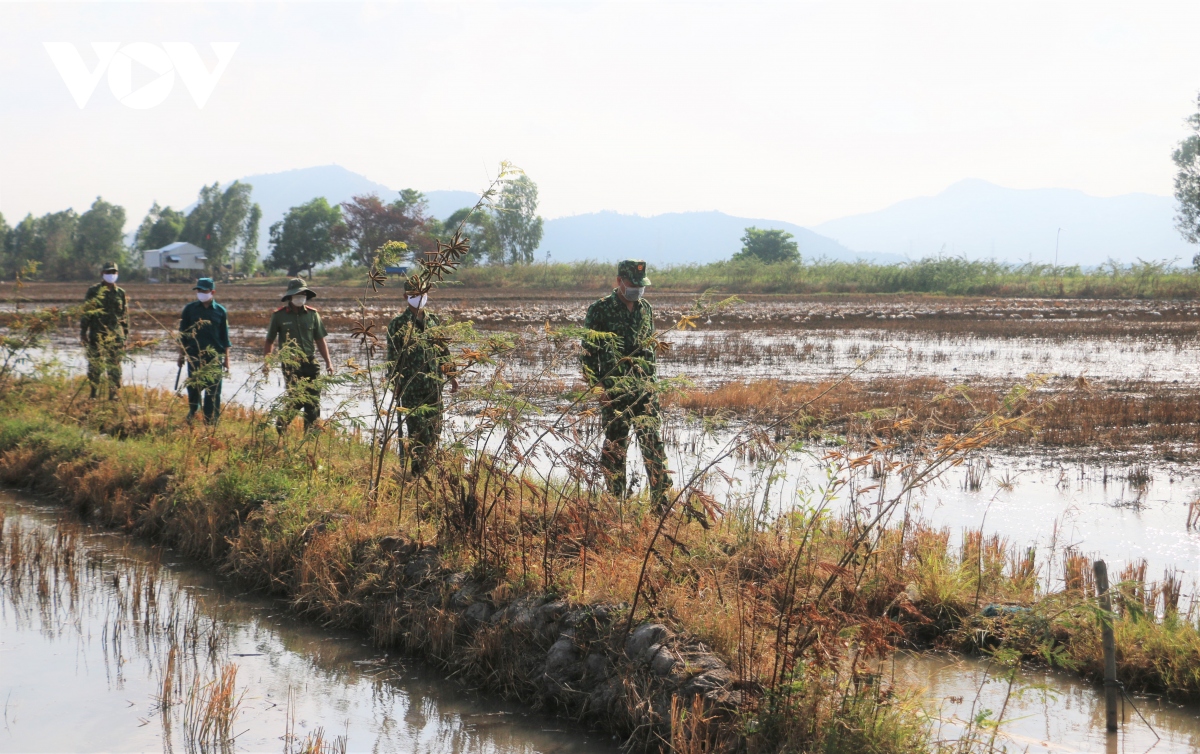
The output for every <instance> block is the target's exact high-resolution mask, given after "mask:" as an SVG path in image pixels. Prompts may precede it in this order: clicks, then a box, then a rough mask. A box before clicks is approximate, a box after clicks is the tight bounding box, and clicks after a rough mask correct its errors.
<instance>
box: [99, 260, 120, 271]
mask: <svg viewBox="0 0 1200 754" xmlns="http://www.w3.org/2000/svg"><path fill="white" fill-rule="evenodd" d="M100 271H101V272H104V273H109V272H116V271H117V263H116V262H105V263H104V266H103V267H101V268H100Z"/></svg>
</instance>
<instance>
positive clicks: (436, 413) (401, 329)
mask: <svg viewBox="0 0 1200 754" xmlns="http://www.w3.org/2000/svg"><path fill="white" fill-rule="evenodd" d="M404 294H405V298H406V299H407V300H408V307H407V308H406V309H405V310H404V311H403V312H402V313H400V314H399V315H397V316H396V317H395V318H394V319H392V321H391V322H390V323H389V324H388V328H387V340H388V356H387V358H388V370H389V372H388V376H389V378H390V381H391V383H392V389H393V390H394V391H395V394H396V401H397V402H398V403H399V404H400V405H401V406H402V407H404V408H405V409H407V411H406V413H405V417H404V423H405V425H406V426H407V427H408V454H409V457H410V458H411V459H412V472H413V474H414V475H416V476H420V475H421V474H424V473H425V470H426V469H427V468H428V466H429V458H430V456H431V455H432V454H433V451H434V450H435V449H437V444H438V439H439V438H441V436H442V414H443V413H444V412H445V404H443V403H442V386H443V385H444V384H445V382H446V375H445V373H444V372H443V371H442V367H443V366H444V365H446V364H448V363H449V361H450V349H449V348H448V347H447V344H446V343H445V341H442V340H439V339H438V338H437V337H436V335H435V333H434V332H433V329H434V328H436V327H438V326H439V325H440V324H441V320H440V319H439V318H438V316H437V315H436V314H433V313H431V312H428V311H426V309H425V305H426V304H427V303H428V301H429V294H428V293H418V290H417V286H416V285H415V284H414V282H413V281H405V283H404ZM457 390H458V380H457V379H455V378H453V377H452V378H451V379H450V392H455V391H457Z"/></svg>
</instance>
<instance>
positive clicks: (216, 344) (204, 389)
mask: <svg viewBox="0 0 1200 754" xmlns="http://www.w3.org/2000/svg"><path fill="white" fill-rule="evenodd" d="M179 338H180V341H181V343H182V345H183V351H184V355H185V356H186V358H187V365H188V381H187V394H188V416H189V417H192V416H195V415H196V411H198V410H199V409H200V407H201V399H202V398H203V407H204V418H205V419H207V420H208V421H210V422H212V421H216V420H217V418H218V417H220V415H221V382H222V372H221V366H220V364H219V362H220V361H221V359H222V357H223V356H224V355H225V353H226V352H228V351H229V348H230V343H229V314H228V313H227V312H226V311H225V307H223V306H221V305H220V304H218V303H217V302H215V301H211V302H209V303H208V304H203V303H201V302H199V301H193V302H192V303H190V304H188V305H187V306H185V307H183V313H182V314H181V315H180V316H179Z"/></svg>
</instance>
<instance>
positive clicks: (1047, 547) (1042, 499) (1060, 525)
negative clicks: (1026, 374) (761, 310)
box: [631, 428, 1200, 604]
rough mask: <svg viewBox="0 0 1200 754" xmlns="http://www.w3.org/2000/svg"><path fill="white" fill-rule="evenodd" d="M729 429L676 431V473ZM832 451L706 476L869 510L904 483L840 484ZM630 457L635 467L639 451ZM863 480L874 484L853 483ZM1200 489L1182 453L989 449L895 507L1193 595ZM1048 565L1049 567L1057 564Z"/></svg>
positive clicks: (755, 498) (790, 503) (714, 484)
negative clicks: (1191, 523)
mask: <svg viewBox="0 0 1200 754" xmlns="http://www.w3.org/2000/svg"><path fill="white" fill-rule="evenodd" d="M730 437H731V436H730V435H728V434H724V435H715V436H709V437H707V438H698V437H697V436H696V434H695V433H694V430H693V429H690V428H689V429H685V430H682V431H680V432H679V433H678V434H677V436H676V438H675V439H676V442H675V443H673V444H671V445H669V446H668V452H669V454H670V463H671V468H672V469H674V470H676V478H677V479H679V480H681V481H687V480H689V479H690V478H692V475H693V474H695V473H697V471H700V470H703V469H705V468H706V465H707V463H708V462H709V461H710V460H711V459H714V458H717V457H718V456H719V455H720V454H721V453H722V451H723V449H724V448H726V447H727V443H729V442H730ZM826 451H827V449H826V448H823V447H815V448H812V449H810V450H808V451H804V452H799V453H793V454H790V455H789V456H787V457H786V458H784V459H781V461H780V462H779V463H778V464H768V463H766V462H764V461H763V459H761V458H759V459H748V458H745V457H736V456H735V457H730V458H727V459H725V460H724V461H722V462H721V463H720V464H718V465H717V467H716V468H717V469H719V471H720V472H721V473H719V474H718V473H709V474H708V475H707V479H708V482H707V484H706V485H705V486H707V487H708V488H709V490H710V492H713V493H714V494H716V495H717V497H718V500H721V501H722V502H723V503H724V504H725V506H726V507H727V508H735V507H745V506H746V505H753V506H754V507H755V509H756V510H758V511H766V512H767V513H769V514H774V513H779V512H782V511H786V510H789V509H791V508H792V507H794V506H796V505H797V504H800V503H803V504H806V505H810V506H811V505H818V504H822V503H823V502H824V503H825V504H827V505H828V507H829V509H830V510H832V511H835V512H838V511H845V510H847V509H849V508H851V507H858V508H860V509H862V510H864V511H870V510H874V506H875V505H876V504H878V503H879V502H880V501H887V500H890V499H892V498H893V497H894V496H895V494H896V493H897V490H898V488H899V487H900V484H899V481H898V480H896V479H894V478H890V479H874V478H872V477H871V475H870V470H869V469H862V470H860V471H859V472H857V473H855V474H853V475H847V474H845V473H842V474H839V475H838V478H840V479H843V480H845V479H850V480H851V481H850V483H848V484H843V485H840V486H837V487H836V488H834V487H833V485H832V484H831V479H830V472H829V465H828V463H829V462H828V461H826V460H825V458H824V455H825V453H826ZM631 455H633V454H632V453H631ZM631 468H636V466H635V465H634V464H633V463H632V462H631ZM1136 473H1145V474H1147V477H1145V478H1139V477H1137V476H1136ZM643 476H644V475H643ZM1131 476H1132V477H1133V478H1132V480H1131ZM972 477H973V479H972ZM727 480H731V481H727ZM768 481H769V484H768ZM860 489H869V490H870V491H869V492H866V493H864V494H855V490H860ZM831 490H832V492H831ZM1197 497H1200V469H1197V468H1196V467H1194V466H1189V465H1186V464H1166V463H1158V464H1155V465H1153V466H1150V467H1145V466H1135V465H1128V464H1127V465H1120V464H1116V465H1112V466H1109V465H1106V464H1103V463H1087V462H1079V461H1075V460H1060V459H1058V458H1056V457H1055V456H1054V455H1051V454H1045V455H1012V454H1007V453H989V454H987V455H979V456H975V457H972V458H970V459H969V460H968V462H967V463H965V464H963V465H961V466H957V467H950V468H946V469H945V471H944V473H943V474H941V476H939V477H938V478H936V479H935V480H934V481H932V482H931V483H929V484H928V485H926V486H925V487H923V488H921V489H919V490H916V491H914V492H913V493H911V494H910V495H908V496H907V497H906V498H905V499H904V501H903V504H902V505H901V506H900V508H899V509H898V512H897V514H896V517H897V520H898V519H899V518H900V517H901V516H903V515H904V514H905V513H908V514H910V515H913V516H916V517H918V518H921V519H923V520H924V521H926V522H928V523H930V524H932V525H933V526H935V527H939V528H940V527H948V528H949V529H950V530H951V532H952V534H953V535H954V536H952V537H951V541H952V542H955V541H957V535H958V533H959V532H960V531H961V530H965V529H972V530H973V529H982V530H983V532H984V533H985V534H986V535H992V534H999V535H1001V536H1002V537H1005V538H1006V539H1007V540H1008V542H1009V544H1010V545H1012V546H1014V547H1018V548H1021V549H1024V548H1026V547H1036V548H1037V549H1038V553H1037V557H1038V562H1039V563H1042V564H1046V563H1048V562H1049V561H1053V560H1054V559H1056V558H1058V557H1059V556H1060V555H1061V553H1062V550H1063V549H1064V548H1066V547H1072V548H1074V549H1076V550H1078V551H1079V552H1081V553H1084V554H1086V555H1090V556H1094V557H1098V558H1104V559H1107V560H1108V562H1109V566H1110V568H1111V569H1116V571H1117V572H1119V570H1120V568H1121V567H1123V566H1124V565H1125V564H1126V563H1129V562H1133V561H1136V560H1145V561H1146V562H1147V564H1148V568H1149V571H1148V572H1149V575H1150V576H1151V577H1152V578H1154V579H1159V578H1162V575H1163V573H1164V571H1166V570H1168V569H1169V570H1177V571H1178V572H1179V573H1180V574H1181V575H1182V577H1183V583H1184V584H1185V592H1186V593H1188V594H1195V592H1196V581H1197V580H1198V579H1200V531H1197V530H1195V529H1193V530H1191V531H1189V530H1188V528H1187V520H1188V508H1189V504H1190V503H1191V501H1193V500H1195V499H1196V498H1197ZM1044 572H1045V573H1046V574H1047V575H1049V573H1051V572H1052V570H1051V571H1044ZM1046 586H1047V587H1054V586H1056V585H1055V584H1054V583H1053V582H1051V583H1047V584H1046ZM1185 604H1186V603H1185Z"/></svg>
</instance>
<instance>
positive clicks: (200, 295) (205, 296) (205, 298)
mask: <svg viewBox="0 0 1200 754" xmlns="http://www.w3.org/2000/svg"><path fill="white" fill-rule="evenodd" d="M212 296H213V295H212V294H211V293H205V292H204V291H196V300H198V301H199V302H200V303H202V304H207V303H208V302H209V301H212Z"/></svg>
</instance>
